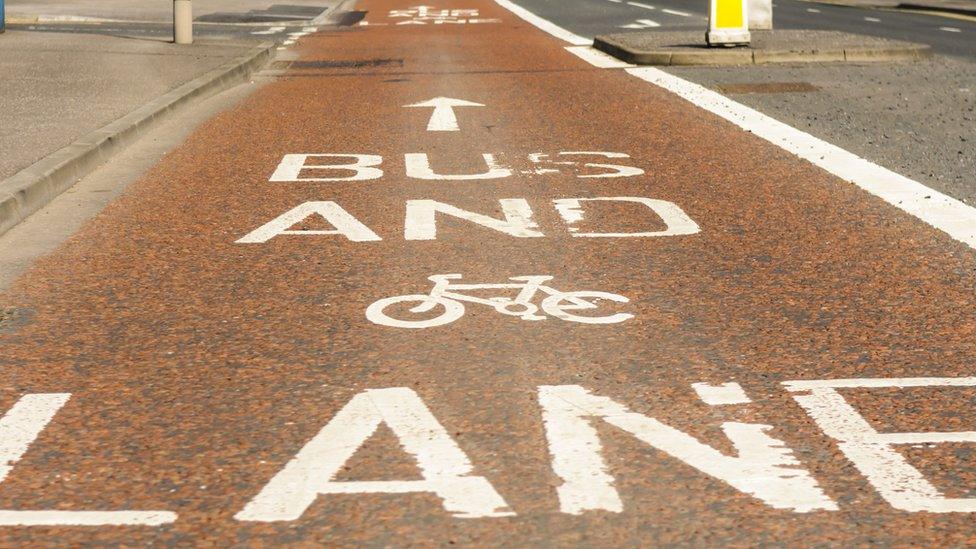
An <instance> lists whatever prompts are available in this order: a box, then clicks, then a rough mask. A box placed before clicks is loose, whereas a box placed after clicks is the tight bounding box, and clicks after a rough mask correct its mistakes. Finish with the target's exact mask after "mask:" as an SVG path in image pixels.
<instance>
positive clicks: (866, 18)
mask: <svg viewBox="0 0 976 549" xmlns="http://www.w3.org/2000/svg"><path fill="white" fill-rule="evenodd" d="M864 20H865V21H870V22H872V23H880V22H881V20H880V19H878V18H877V17H865V18H864Z"/></svg>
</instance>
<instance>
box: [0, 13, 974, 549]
mask: <svg viewBox="0 0 976 549" xmlns="http://www.w3.org/2000/svg"><path fill="white" fill-rule="evenodd" d="M503 6H507V7H508V8H510V9H512V10H515V11H516V12H518V13H519V14H520V15H519V16H517V15H516V14H514V13H513V12H512V11H509V9H503ZM357 9H359V10H363V11H367V12H368V13H367V15H366V19H365V20H364V22H365V23H367V24H366V25H359V26H357V27H355V28H354V29H350V30H347V31H328V32H319V33H315V34H310V35H308V36H307V37H305V38H304V39H303V41H302V42H301V43H299V45H298V46H297V47H296V48H295V49H294V50H293V51H294V52H295V53H297V54H299V55H298V57H297V59H295V60H293V61H290V62H289V63H288V64H287V66H285V65H282V68H281V69H280V70H283V71H288V72H285V73H284V74H283V75H281V76H279V77H278V79H277V80H275V81H273V82H269V83H268V84H266V85H264V86H263V87H261V89H259V90H257V91H255V92H254V93H252V94H251V95H249V96H248V97H247V98H246V99H244V100H243V101H242V102H241V103H239V104H238V105H237V106H236V107H235V108H233V109H230V110H227V111H225V112H223V113H221V114H218V115H217V116H215V117H214V118H212V119H211V120H210V121H208V122H207V123H205V124H203V125H201V126H200V127H199V128H198V129H197V130H196V131H195V132H193V133H192V134H191V135H190V136H189V137H188V138H187V140H186V141H185V142H183V144H182V145H180V146H179V147H178V148H176V149H175V150H174V151H173V152H171V153H170V154H167V155H166V156H165V157H164V158H163V159H162V160H161V161H160V162H159V163H158V164H156V165H155V166H154V167H153V168H152V169H150V170H149V172H148V173H147V174H146V175H145V176H144V177H143V178H141V179H140V180H139V181H137V182H136V183H134V184H133V185H131V186H130V187H129V188H128V189H127V191H126V193H125V194H124V195H122V196H121V197H120V198H119V199H118V200H116V201H115V202H113V203H112V204H111V205H109V206H108V207H107V208H106V209H105V210H103V211H102V212H101V213H100V214H99V215H98V216H96V217H95V218H94V219H92V220H91V221H90V222H89V223H87V224H86V225H85V226H84V227H82V228H81V229H80V230H79V231H78V232H76V233H75V234H74V235H73V236H72V237H70V238H69V239H68V240H67V241H65V243H64V244H63V245H62V246H61V247H59V248H58V249H57V250H55V251H54V252H52V253H51V254H50V255H48V256H46V257H45V258H43V259H41V260H39V261H38V262H36V263H35V264H34V266H33V267H32V268H31V269H30V270H28V271H27V272H25V274H24V275H22V276H21V277H20V278H18V279H17V280H16V281H15V282H13V284H12V285H11V286H10V287H9V288H8V289H7V290H6V291H4V292H3V293H2V294H0V303H3V306H4V311H5V313H4V318H3V320H2V321H0V348H2V353H0V365H2V367H3V369H4V372H5V375H4V383H3V385H2V389H3V390H2V391H0V410H6V416H5V417H4V419H3V421H0V430H3V432H2V434H3V435H4V438H3V440H7V441H9V442H7V443H5V444H4V445H0V451H2V452H3V457H4V462H5V463H6V464H7V466H6V468H5V469H4V470H3V472H2V474H3V477H0V480H2V484H0V509H3V510H4V511H2V512H0V523H2V524H5V525H6V526H2V527H0V544H2V545H26V544H32V545H51V544H66V545H70V544H104V545H110V544H120V543H124V544H129V545H149V544H153V545H156V544H158V545H216V546H227V545H255V546H259V545H312V544H317V545H329V546H362V545H431V546H432V545H439V546H440V545H443V546H446V545H462V546H499V545H505V546H529V545H532V546H537V545H545V546H581V545H585V546H619V547H625V546H626V547H629V546H646V545H691V546H701V545H709V546H711V545H723V546H750V547H751V546H757V545H768V546H777V545H799V544H803V545H845V546H847V545H862V544H868V543H871V544H877V545H904V546H910V545H924V546H933V545H964V544H966V543H967V542H968V541H969V540H971V539H972V537H973V535H974V525H973V522H972V520H971V513H972V512H973V511H976V506H974V500H973V497H974V493H973V492H974V486H976V470H974V469H973V467H972V463H971V452H970V449H971V445H972V443H973V442H974V441H976V434H974V433H973V425H974V424H976V409H974V408H973V407H972V396H973V391H974V390H976V379H974V378H973V377H971V374H972V364H973V362H974V360H976V344H974V341H976V340H974V337H973V336H974V334H976V323H974V319H973V315H972V311H973V308H974V306H976V276H974V265H976V210H973V209H972V208H969V207H967V206H965V205H963V204H961V203H958V202H955V201H953V200H951V199H949V198H948V197H945V196H941V195H939V193H937V192H935V191H931V190H928V189H926V188H925V187H922V186H921V185H919V184H918V183H916V182H914V181H911V180H907V179H905V178H903V177H901V176H899V175H898V174H894V173H892V172H890V171H888V170H885V169H884V168H882V167H880V166H877V165H875V164H872V163H870V162H867V161H864V160H861V159H858V158H856V157H854V156H853V155H850V154H848V153H845V152H844V151H842V150H840V149H837V148H836V147H832V146H830V145H829V144H826V143H823V142H819V141H817V140H815V139H812V138H811V137H810V136H808V135H807V134H805V133H803V132H802V131H799V130H797V129H794V128H790V127H788V126H784V125H780V124H777V123H775V121H773V120H772V119H769V118H765V117H763V116H760V115H758V114H756V113H749V112H748V111H744V110H743V109H742V108H741V106H737V104H734V103H731V102H728V101H727V100H726V99H723V98H722V97H721V96H716V95H712V94H709V93H708V90H702V89H700V88H697V87H695V86H694V85H693V84H690V83H688V82H687V81H685V80H681V79H676V78H674V76H673V75H671V74H669V73H666V72H663V71H659V70H657V69H654V68H647V67H644V68H629V67H622V66H620V64H619V63H617V64H615V63H614V62H613V60H612V59H608V58H606V56H603V54H601V53H600V52H595V51H594V50H592V49H591V48H589V47H588V46H586V45H583V44H578V43H576V44H573V43H572V42H579V41H580V40H579V38H580V37H578V36H576V37H573V36H572V35H569V34H568V33H566V32H560V31H558V29H554V28H553V24H552V23H551V22H547V21H540V20H538V19H533V18H532V14H530V13H525V12H522V11H520V10H519V8H518V6H516V5H512V4H509V3H507V2H502V3H501V4H499V3H495V2H490V1H487V0H468V1H467V2H466V3H464V4H456V5H450V4H448V5H442V6H437V7H433V8H419V7H411V6H405V5H404V4H402V3H399V2H393V1H389V0H365V1H364V2H362V3H361V4H359V5H358V6H357ZM526 18H527V19H529V20H530V21H533V23H530V22H529V21H527V20H526ZM461 20H463V23H462V22H460V21H461ZM401 23H406V24H401ZM559 37H562V38H563V39H560V38H559ZM566 38H569V39H570V40H572V42H569V43H568V42H566V41H565V40H564V39H566ZM583 41H585V40H583ZM567 47H568V48H570V49H567ZM608 98H612V100H610V99H608ZM438 275H440V276H438ZM527 276H528V277H532V276H535V277H538V278H524V277H527ZM431 277H434V278H433V279H431ZM550 277H551V278H550ZM491 298H494V299H491Z"/></svg>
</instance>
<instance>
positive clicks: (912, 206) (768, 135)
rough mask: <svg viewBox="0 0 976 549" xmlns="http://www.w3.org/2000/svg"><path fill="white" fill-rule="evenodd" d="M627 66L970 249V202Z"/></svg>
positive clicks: (973, 242) (662, 75)
mask: <svg viewBox="0 0 976 549" xmlns="http://www.w3.org/2000/svg"><path fill="white" fill-rule="evenodd" d="M627 72H628V73H630V74H632V75H634V76H636V77H637V78H640V79H641V80H644V81H647V82H650V83H652V84H654V85H657V86H660V87H662V88H664V89H666V90H668V91H670V92H672V93H675V94H676V95H678V96H680V97H682V98H683V99H685V100H687V101H689V102H691V103H693V104H695V105H697V106H698V107H701V108H703V109H705V110H707V111H709V112H711V113H713V114H717V115H718V116H720V117H722V118H724V119H726V120H728V121H729V122H731V123H733V124H735V125H736V126H739V127H740V128H742V129H744V130H747V131H749V132H751V133H752V134H754V135H756V136H758V137H761V138H763V139H765V140H766V141H769V142H770V143H773V144H774V145H777V146H779V147H781V148H782V149H784V150H786V151H788V152H791V153H793V154H795V155H797V156H799V157H800V158H802V159H804V160H806V161H808V162H810V163H811V164H813V165H815V166H817V167H820V168H823V169H824V170H826V171H828V172H830V173H832V174H834V175H836V176H837V177H839V178H841V179H843V180H845V181H849V182H851V183H853V184H855V185H857V186H858V187H860V188H861V189H863V190H865V191H867V192H869V193H871V194H873V195H874V196H877V197H878V198H880V199H882V200H884V201H885V202H887V203H889V204H891V205H892V206H894V207H896V208H898V209H900V210H902V211H904V212H906V213H909V214H911V215H913V216H915V217H917V218H918V219H921V220H922V221H924V222H926V223H928V224H929V225H931V226H933V227H935V228H936V229H939V230H941V231H943V232H945V233H946V234H948V235H949V236H951V237H952V238H954V239H956V240H958V241H960V242H962V243H964V244H967V245H968V246H969V247H971V248H974V249H976V208H973V207H971V206H967V205H966V204H964V203H963V202H960V201H959V200H956V199H955V198H952V197H950V196H947V195H945V194H942V193H940V192H938V191H936V190H934V189H930V188H928V187H926V186H925V185H922V184H921V183H919V182H917V181H914V180H912V179H909V178H907V177H905V176H903V175H899V174H897V173H895V172H893V171H891V170H888V169H886V168H883V167H881V166H878V165H877V164H874V163H872V162H870V161H868V160H865V159H863V158H861V157H859V156H857V155H855V154H853V153H850V152H847V151H845V150H844V149H841V148H840V147H837V146H835V145H831V144H830V143H827V142H826V141H823V140H820V139H818V138H816V137H814V136H812V135H810V134H808V133H805V132H802V131H800V130H798V129H796V128H793V127H792V126H788V125H786V124H784V123H782V122H780V121H779V120H776V119H774V118H771V117H769V116H766V115H765V114H762V113H760V112H757V111H755V110H753V109H750V108H749V107H746V106H745V105H742V104H740V103H736V102H735V101H732V100H731V99H729V98H727V97H725V96H723V95H720V94H718V93H715V92H713V91H711V90H709V89H706V88H704V87H702V86H699V85H698V84H694V83H692V82H688V81H687V80H682V79H681V78H678V77H676V76H672V75H670V74H668V73H666V72H664V71H661V70H658V69H654V68H650V67H644V68H635V69H627Z"/></svg>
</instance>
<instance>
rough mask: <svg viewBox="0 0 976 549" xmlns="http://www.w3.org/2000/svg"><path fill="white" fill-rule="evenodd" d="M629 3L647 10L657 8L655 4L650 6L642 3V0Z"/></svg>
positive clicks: (628, 3)
mask: <svg viewBox="0 0 976 549" xmlns="http://www.w3.org/2000/svg"><path fill="white" fill-rule="evenodd" d="M627 5H629V6H634V7H635V8H644V9H645V10H656V9H657V8H655V7H654V6H648V5H647V4H641V3H640V2H627Z"/></svg>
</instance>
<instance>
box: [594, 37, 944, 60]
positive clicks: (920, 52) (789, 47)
mask: <svg viewBox="0 0 976 549" xmlns="http://www.w3.org/2000/svg"><path fill="white" fill-rule="evenodd" d="M702 41H703V40H702V35H701V32H700V31H629V32H623V33H614V34H604V35H601V36H597V37H595V38H594V39H593V47H594V48H596V49H598V50H600V51H602V52H605V53H608V54H610V55H613V56H614V57H617V58H618V59H621V60H623V61H626V62H628V63H634V64H638V65H753V64H756V65H761V64H766V63H837V62H848V63H864V62H889V61H909V60H917V59H922V58H924V57H928V56H929V55H931V48H930V47H929V46H926V45H923V44H914V43H911V42H903V41H899V40H888V39H884V38H876V37H871V36H863V35H857V34H850V33H846V32H837V31H816V30H771V31H752V32H751V40H750V42H749V45H748V46H742V47H735V48H726V47H723V48H712V47H708V46H707V45H705V44H702Z"/></svg>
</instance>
